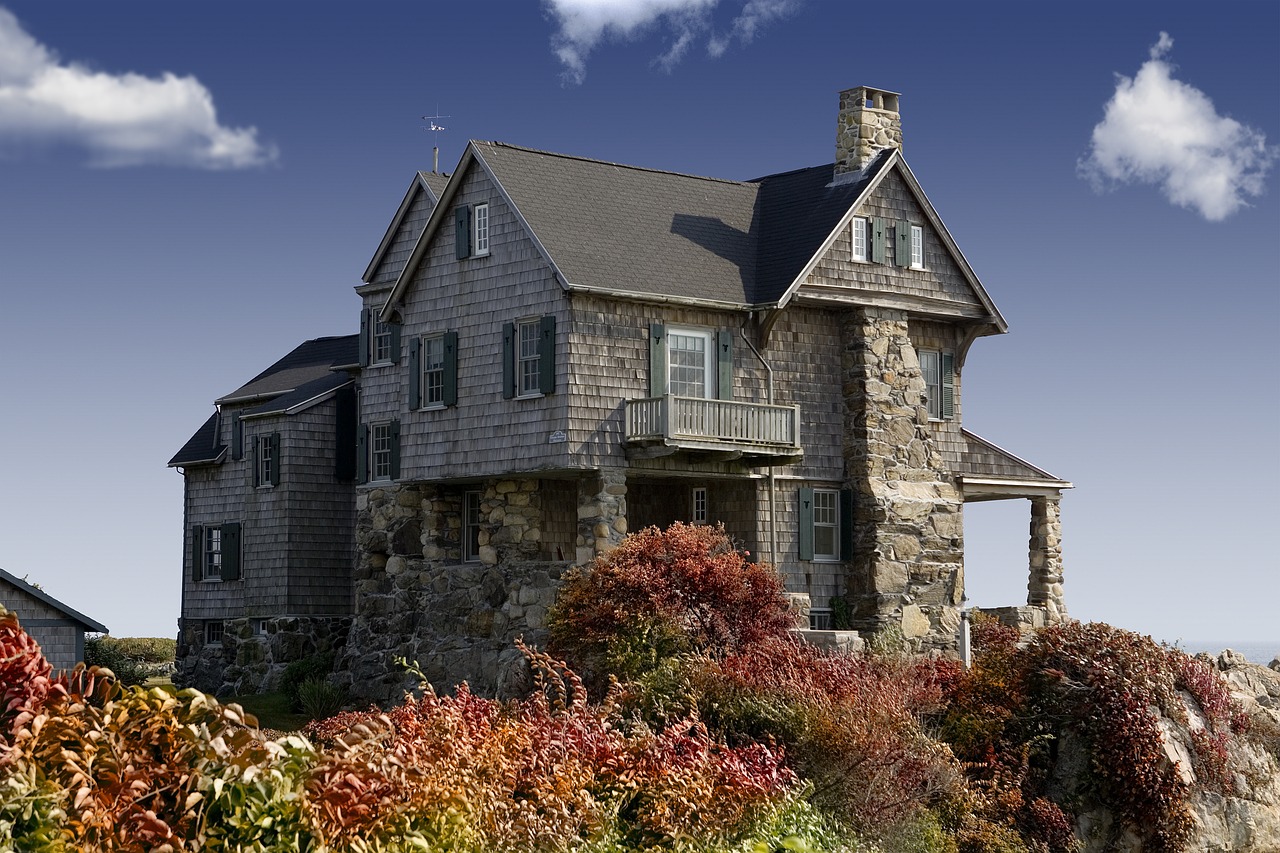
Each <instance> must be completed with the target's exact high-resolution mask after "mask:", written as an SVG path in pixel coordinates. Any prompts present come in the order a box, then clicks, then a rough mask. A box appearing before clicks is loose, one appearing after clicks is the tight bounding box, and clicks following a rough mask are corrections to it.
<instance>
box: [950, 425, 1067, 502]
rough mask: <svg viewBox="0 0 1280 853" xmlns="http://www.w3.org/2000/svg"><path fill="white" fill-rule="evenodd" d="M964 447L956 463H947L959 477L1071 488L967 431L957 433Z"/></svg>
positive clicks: (1042, 470) (1040, 469)
mask: <svg viewBox="0 0 1280 853" xmlns="http://www.w3.org/2000/svg"><path fill="white" fill-rule="evenodd" d="M960 434H961V436H962V437H963V438H964V442H965V447H964V451H963V453H962V454H961V455H960V458H959V459H949V460H948V462H950V463H951V465H952V470H953V471H955V473H957V474H959V475H960V476H961V477H966V478H980V479H984V480H986V479H995V480H1010V481H1017V482H1027V483H1043V484H1045V485H1052V486H1055V487H1057V488H1068V489H1069V488H1071V484H1070V483H1068V482H1067V481H1066V480H1063V479H1061V478H1059V477H1055V476H1054V475H1052V474H1050V473H1049V472H1048V471H1046V470H1044V469H1043V468H1037V467H1036V466H1035V465H1032V464H1031V463H1030V462H1028V461H1027V460H1025V459H1023V458H1022V457H1020V456H1015V455H1013V454H1012V453H1010V452H1009V451H1007V450H1005V449H1004V448H1003V447H1000V446H999V445H997V444H994V443H992V442H990V441H987V440H986V439H985V438H982V437H981V436H979V435H976V434H974V433H972V432H970V431H969V430H967V429H961V430H960Z"/></svg>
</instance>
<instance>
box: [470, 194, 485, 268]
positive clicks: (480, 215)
mask: <svg viewBox="0 0 1280 853" xmlns="http://www.w3.org/2000/svg"><path fill="white" fill-rule="evenodd" d="M471 236H472V249H471V255H472V257H476V258H479V257H483V256H484V255H487V254H489V205H487V204H477V205H476V206H475V207H474V208H472V210H471Z"/></svg>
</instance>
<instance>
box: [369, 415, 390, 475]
mask: <svg viewBox="0 0 1280 853" xmlns="http://www.w3.org/2000/svg"><path fill="white" fill-rule="evenodd" d="M369 479H370V480H390V479H391V424H390V423H381V424H374V425H373V427H372V429H371V430H370V436H369Z"/></svg>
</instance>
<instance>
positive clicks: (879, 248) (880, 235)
mask: <svg viewBox="0 0 1280 853" xmlns="http://www.w3.org/2000/svg"><path fill="white" fill-rule="evenodd" d="M885 231H886V226H885V222H884V219H882V218H880V217H879V216H877V217H874V218H873V219H872V220H871V260H872V262H873V263H877V264H883V263H884V262H885V259H884V256H885V237H886V234H885Z"/></svg>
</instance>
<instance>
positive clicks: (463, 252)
mask: <svg viewBox="0 0 1280 853" xmlns="http://www.w3.org/2000/svg"><path fill="white" fill-rule="evenodd" d="M453 255H454V257H455V258H457V259H458V260H462V259H463V258H468V257H470V256H471V208H470V207H469V206H468V205H465V204H460V205H458V207H457V209H456V210H454V211H453Z"/></svg>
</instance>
